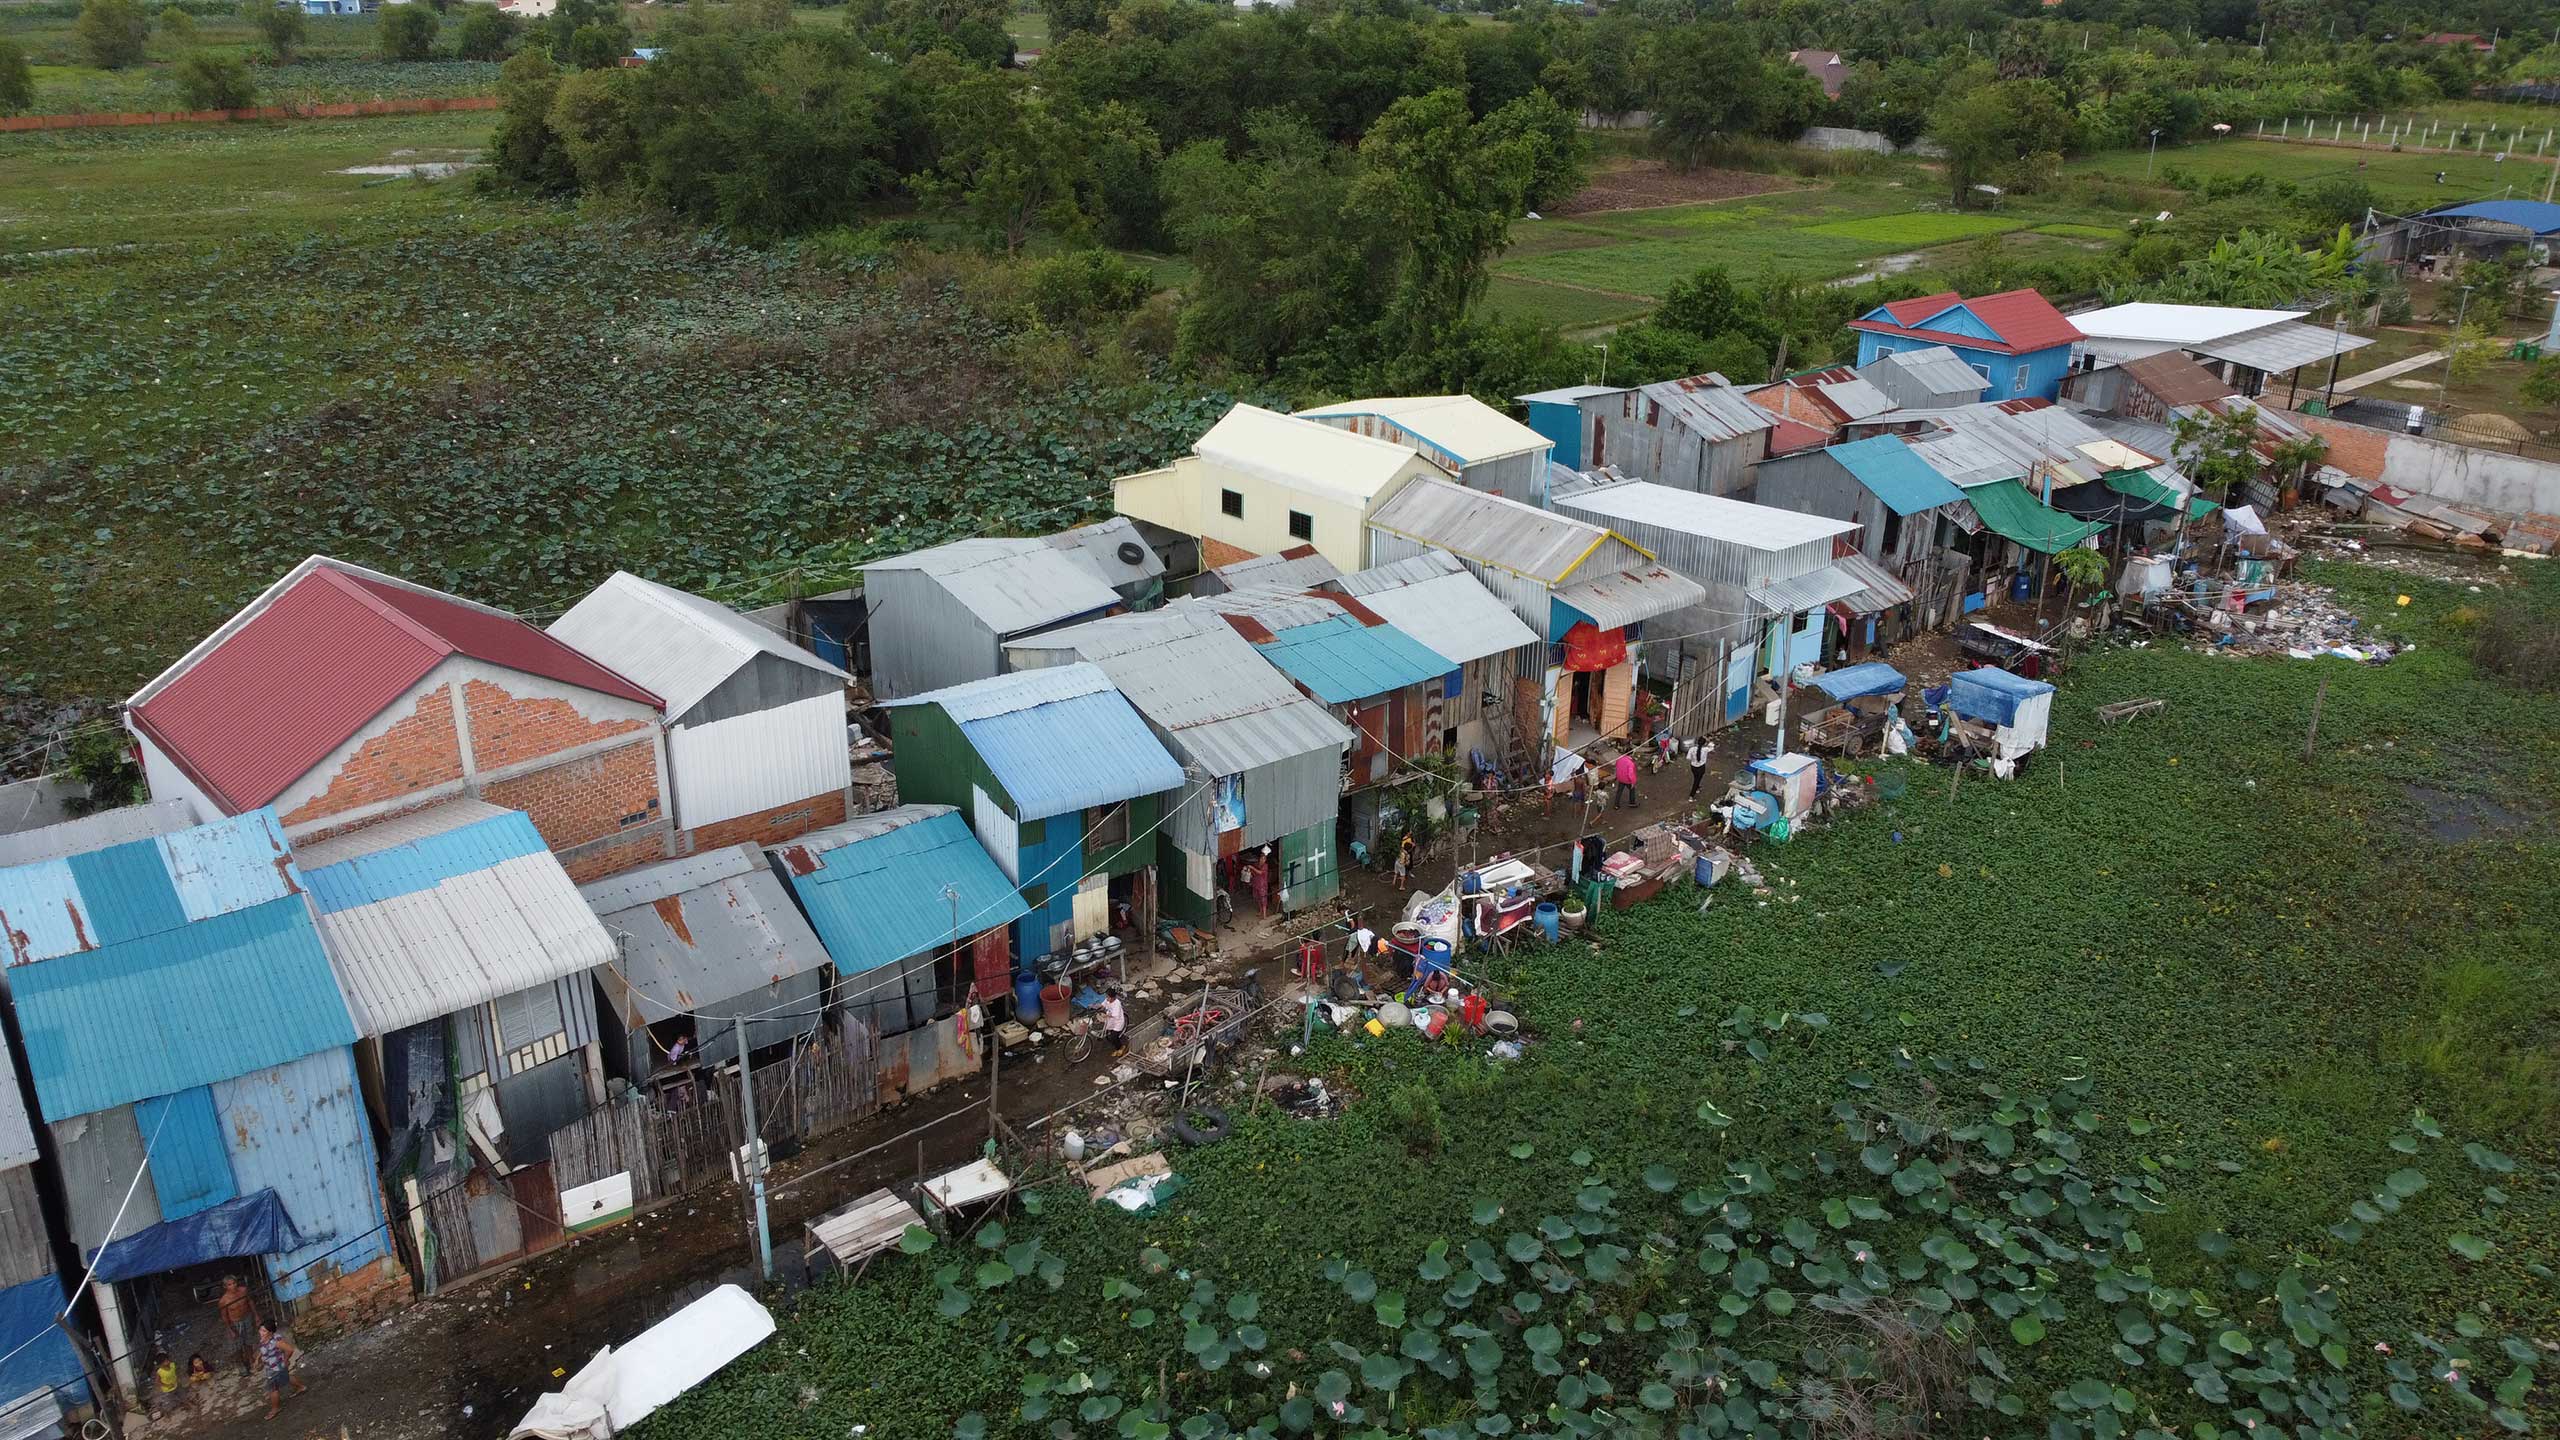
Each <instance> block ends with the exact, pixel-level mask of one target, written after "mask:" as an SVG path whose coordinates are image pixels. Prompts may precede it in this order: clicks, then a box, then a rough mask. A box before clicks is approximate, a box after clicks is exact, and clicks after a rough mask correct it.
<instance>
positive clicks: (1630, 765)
mask: <svg viewBox="0 0 2560 1440" xmlns="http://www.w3.org/2000/svg"><path fill="white" fill-rule="evenodd" d="M1618 803H1619V804H1620V805H1621V806H1623V807H1625V808H1627V809H1629V810H1633V809H1634V808H1636V753H1635V752H1634V751H1633V750H1621V751H1619V752H1618Z"/></svg>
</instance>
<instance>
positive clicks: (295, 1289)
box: [0, 806, 408, 1385]
mask: <svg viewBox="0 0 2560 1440" xmlns="http://www.w3.org/2000/svg"><path fill="white" fill-rule="evenodd" d="M177 808H178V807H168V808H167V809H165V810H164V809H163V808H162V807H157V806H153V807H142V808H141V809H140V810H138V811H137V812H116V813H117V814H118V815H120V816H125V815H133V816H136V817H137V818H139V819H141V820H147V821H149V822H150V823H149V824H148V825H147V826H146V827H145V829H146V833H145V834H143V835H142V836H140V837H137V838H121V839H117V840H115V841H114V842H113V843H105V844H100V843H97V842H98V840H99V839H100V838H101V837H99V836H98V835H97V834H96V833H95V827H94V826H87V825H85V824H84V822H83V821H77V820H75V821H71V822H69V823H68V824H66V825H63V826H58V827H53V830H54V831H59V832H62V837H63V843H61V844H58V845H46V844H45V843H44V841H45V839H46V837H47V836H48V835H49V834H51V833H53V832H50V831H37V832H32V833H31V834H30V835H26V836H18V837H13V838H14V839H16V840H18V841H20V842H32V844H33V846H34V848H32V849H31V848H30V844H29V843H21V844H19V845H15V846H12V847H11V849H10V854H11V856H12V858H14V859H16V860H18V861H19V863H17V864H14V865H11V866H9V867H8V868H6V869H0V932H5V933H7V934H8V936H9V937H10V946H11V953H10V957H9V958H10V961H11V966H10V971H9V989H10V993H11V998H12V1000H13V1001H14V1003H15V1005H16V1008H17V1012H18V1023H19V1029H20V1033H21V1035H22V1036H23V1037H24V1040H25V1046H26V1062H27V1069H28V1071H29V1074H30V1077H31V1078H32V1079H33V1081H34V1087H35V1093H34V1100H35V1102H36V1109H37V1111H38V1114H39V1118H41V1119H42V1120H43V1121H44V1122H45V1123H46V1124H47V1125H48V1126H50V1127H51V1130H52V1134H53V1142H54V1147H55V1153H56V1154H57V1155H58V1156H59V1158H60V1162H61V1170H62V1181H63V1191H64V1201H65V1209H66V1212H67V1213H66V1216H65V1219H66V1221H67V1223H68V1225H69V1227H70V1230H71V1239H72V1241H73V1243H74V1245H75V1246H76V1248H77V1249H78V1251H79V1253H80V1255H81V1256H82V1257H83V1258H84V1259H86V1260H89V1261H91V1262H92V1263H93V1264H94V1267H95V1278H96V1280H97V1282H98V1284H97V1286H96V1288H95V1291H94V1293H95V1294H96V1296H97V1301H98V1314H99V1320H100V1324H101V1328H102V1329H103V1330H104V1331H105V1337H104V1338H105V1340H106V1345H107V1350H108V1352H109V1353H110V1354H112V1355H115V1356H117V1357H119V1359H118V1360H117V1363H116V1370H117V1378H118V1379H119V1380H120V1381H121V1382H123V1383H124V1384H127V1385H131V1384H133V1383H134V1379H135V1377H134V1375H133V1373H132V1372H133V1368H134V1367H133V1361H132V1356H133V1355H134V1353H135V1352H136V1351H137V1350H142V1351H147V1350H148V1345H147V1343H145V1342H147V1338H148V1336H149V1335H150V1333H151V1332H152V1330H153V1329H155V1328H162V1329H165V1328H170V1327H172V1326H174V1325H176V1324H179V1323H194V1322H195V1321H196V1320H198V1319H201V1320H203V1321H204V1323H205V1329H204V1331H203V1332H202V1333H206V1334H211V1333H213V1329H212V1324H211V1317H210V1316H209V1315H208V1316H200V1315H198V1314H197V1313H196V1312H197V1311H198V1310H199V1309H200V1308H201V1302H200V1301H199V1300H198V1299H197V1297H198V1296H199V1295H201V1294H204V1293H208V1292H206V1291H205V1290H204V1289H203V1288H202V1287H204V1286H205V1285H206V1284H207V1283H209V1282H210V1281H212V1280H214V1279H217V1278H218V1277H219V1276H220V1275H222V1274H224V1273H239V1274H244V1275H247V1276H248V1277H250V1283H251V1288H252V1290H253V1292H254V1293H256V1294H257V1296H258V1299H259V1301H260V1303H261V1309H262V1310H263V1311H264V1313H266V1314H267V1315H269V1316H270V1317H272V1316H274V1315H275V1314H276V1313H277V1312H278V1311H282V1310H293V1311H296V1312H303V1311H305V1310H306V1307H309V1306H325V1307H326V1311H327V1318H334V1319H336V1320H338V1321H340V1322H345V1321H353V1320H358V1319H362V1318H367V1312H373V1313H379V1311H380V1309H382V1308H387V1306H388V1305H390V1304H393V1303H398V1302H401V1301H405V1300H406V1299H407V1297H408V1284H407V1278H406V1276H405V1274H404V1273H403V1272H402V1271H401V1269H400V1267H399V1265H398V1263H397V1262H396V1261H395V1260H393V1259H392V1258H391V1255H392V1251H391V1244H390V1237H389V1232H388V1229H387V1227H386V1225H385V1223H384V1217H383V1207H382V1193H381V1188H380V1181H379V1178H378V1176H377V1174H376V1165H375V1151H374V1145H373V1135H372V1130H371V1127H370V1125H369V1123H368V1122H367V1119H366V1115H365V1105H364V1100H363V1098H362V1096H361V1095H360V1093H359V1091H358V1086H357V1082H356V1070H355V1062H354V1058H353V1056H352V1055H351V1053H350V1051H349V1048H348V1047H349V1046H350V1045H351V1044H353V1043H354V1041H355V1039H356V1028H355V1025H354V1023H353V1022H352V1020H351V1019H350V1018H349V1015H348V1012H347V1002H346V999H345V998H344V996H342V995H341V994H340V993H339V989H338V981H337V978H336V975H335V973H334V972H333V970H332V969H331V966H330V962H329V955H328V952H327V950H326V949H325V948H324V946H323V944H322V941H321V936H320V928H319V925H318V923H317V922H316V921H315V919H314V917H313V915H312V909H311V902H310V899H309V897H308V892H307V888H306V886H305V884H304V882H303V878H302V875H301V872H300V870H299V869H298V868H297V867H296V866H295V864H294V862H293V858H292V855H291V852H290V851H289V850H288V849H287V848H286V845H285V839H284V827H283V826H282V825H281V824H280V823H278V821H277V819H276V815H275V812H274V811H273V810H271V809H264V808H261V809H257V810H252V811H249V812H247V813H245V814H241V815H235V816H231V817H228V818H226V819H222V820H217V821H215V822H214V823H212V824H210V825H196V826H189V825H187V824H186V822H185V819H184V817H183V815H180V814H175V813H172V812H174V811H175V810H176V809H177ZM95 818H96V817H92V819H95ZM306 1318H307V1319H308V1320H309V1321H310V1323H308V1324H306V1325H305V1326H304V1327H303V1328H304V1329H305V1331H306V1332H308V1331H310V1330H312V1329H315V1328H318V1327H319V1326H320V1325H321V1324H322V1323H323V1322H324V1317H323V1316H322V1315H321V1314H317V1313H313V1314H309V1315H307V1317H306Z"/></svg>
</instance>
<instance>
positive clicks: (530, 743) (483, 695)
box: [462, 680, 649, 834]
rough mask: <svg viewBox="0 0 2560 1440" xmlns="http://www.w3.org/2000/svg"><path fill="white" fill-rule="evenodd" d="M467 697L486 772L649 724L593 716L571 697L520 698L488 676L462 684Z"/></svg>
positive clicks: (475, 749) (475, 748)
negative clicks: (585, 711)
mask: <svg viewBox="0 0 2560 1440" xmlns="http://www.w3.org/2000/svg"><path fill="white" fill-rule="evenodd" d="M462 697H463V705H464V713H465V714H466V715H467V717H468V718H469V719H470V721H471V760H472V763H473V764H474V765H476V766H478V767H479V768H480V769H482V770H496V769H499V768H501V767H503V766H507V765H513V764H515V763H517V762H518V761H522V760H535V759H539V758H541V757H542V756H545V755H557V754H559V753H560V752H561V751H563V750H572V749H575V748H577V747H578V746H580V745H584V744H586V743H588V742H589V741H593V740H602V739H606V738H607V737H610V736H614V735H628V734H631V733H633V732H634V731H639V730H646V729H647V728H649V727H648V722H646V721H643V720H603V721H596V720H589V719H588V718H587V717H585V716H584V715H581V714H579V713H578V709H577V707H576V706H574V705H571V704H570V703H569V702H568V701H566V700H538V699H526V698H521V697H518V696H515V695H511V694H509V693H507V691H506V690H505V689H503V688H501V687H499V686H497V685H495V684H492V683H490V682H489V681H486V680H468V681H465V682H463V686H462ZM544 833H546V834H547V833H549V832H547V831H546V832H544Z"/></svg>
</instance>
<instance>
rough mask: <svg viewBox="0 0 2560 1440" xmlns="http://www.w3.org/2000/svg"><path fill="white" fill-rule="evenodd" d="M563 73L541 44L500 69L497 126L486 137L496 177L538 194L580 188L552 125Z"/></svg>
mask: <svg viewBox="0 0 2560 1440" xmlns="http://www.w3.org/2000/svg"><path fill="white" fill-rule="evenodd" d="M561 73H562V72H561V70H560V67H559V66H558V65H556V64H554V63H552V59H551V52H549V51H547V50H545V49H543V48H542V47H541V46H539V45H528V46H526V47H525V48H524V49H522V50H521V51H518V52H517V53H516V56H515V58H514V59H512V60H509V61H508V62H507V63H506V64H505V65H502V66H500V67H499V69H498V128H497V132H496V133H495V134H494V135H492V136H491V137H490V140H489V164H490V168H491V169H492V170H493V171H494V172H496V174H497V175H498V176H499V177H500V178H502V179H504V180H507V181H508V182H510V183H512V184H515V185H520V186H522V187H524V188H525V189H528V190H532V191H536V192H538V193H542V194H561V193H565V192H567V191H570V190H574V189H576V188H578V167H577V163H576V162H575V161H574V160H573V159H572V158H571V156H570V153H569V149H568V147H567V146H566V145H564V144H563V143H562V142H561V137H560V133H559V131H557V130H555V129H554V128H553V127H552V123H551V105H552V101H553V100H554V99H555V98H557V97H558V95H559V93H560V79H561Z"/></svg>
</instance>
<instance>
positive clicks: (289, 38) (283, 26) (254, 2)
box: [240, 0, 309, 65]
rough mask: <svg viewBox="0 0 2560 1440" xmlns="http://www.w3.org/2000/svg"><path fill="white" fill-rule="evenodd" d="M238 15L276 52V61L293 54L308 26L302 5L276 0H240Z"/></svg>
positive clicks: (286, 58)
mask: <svg viewBox="0 0 2560 1440" xmlns="http://www.w3.org/2000/svg"><path fill="white" fill-rule="evenodd" d="M240 18H241V19H243V20H246V21H248V22H249V24H250V26H251V27H252V28H254V29H255V30H256V31H257V32H258V35H259V38H261V39H263V40H265V41H266V42H267V49H268V50H270V51H272V52H273V53H274V54H275V57H276V63H277V64H279V65H281V64H284V63H285V62H286V61H289V60H291V59H292V58H293V52H294V49H295V47H296V46H299V45H300V44H301V43H302V37H303V34H304V32H305V31H306V30H307V29H308V28H309V22H308V21H306V20H304V19H303V17H302V7H301V6H299V5H278V4H276V3H275V0H240Z"/></svg>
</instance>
